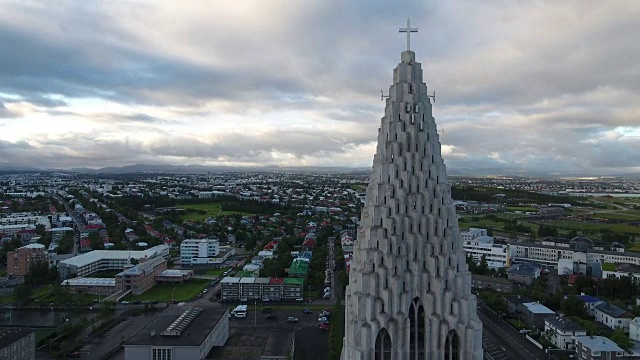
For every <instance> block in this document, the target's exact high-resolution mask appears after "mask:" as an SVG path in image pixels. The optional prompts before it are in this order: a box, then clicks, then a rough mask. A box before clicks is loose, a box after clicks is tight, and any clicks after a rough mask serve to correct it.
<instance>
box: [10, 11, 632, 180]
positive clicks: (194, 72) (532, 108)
mask: <svg viewBox="0 0 640 360" xmlns="http://www.w3.org/2000/svg"><path fill="white" fill-rule="evenodd" d="M42 3H46V4H45V5H43V4H42ZM25 4H26V5H25ZM407 17H411V22H412V26H416V27H418V28H419V29H420V31H419V32H418V33H417V34H415V35H414V36H413V37H412V49H413V50H415V52H416V56H417V60H418V61H419V62H421V63H422V66H423V69H424V74H425V82H426V83H427V85H428V86H429V89H430V91H431V90H436V93H437V103H436V104H435V106H434V117H435V118H436V122H437V123H438V126H439V127H442V128H443V129H444V134H442V135H441V138H440V139H441V142H442V144H443V154H444V156H445V162H446V163H447V165H448V167H449V168H453V169H456V168H471V169H482V168H496V169H500V168H505V169H527V170H539V171H547V172H557V171H567V172H584V173H593V174H604V173H625V172H638V171H640V40H639V39H640V21H639V20H638V19H640V1H637V0H629V1H622V0H621V1H601V0H600V1H589V0H576V1H513V0H505V1H402V2H399V1H377V0H376V1H373V0H359V1H353V0H350V1H344V0H333V1H332V0H318V1H310V0H304V1H302V0H291V1H279V0H270V1H264V0H256V1H244V0H233V1H232V0H229V1H194V0H190V1H173V0H172V1H130V2H129V1H85V0H82V1H80V0H78V1H70V0H57V1H56V0H52V1H46V2H45V1H35V0H34V1H16V2H15V3H12V2H10V1H9V2H7V1H2V2H0V44H2V47H1V49H0V165H20V166H38V167H58V168H71V167H93V168H98V167H103V166H119V165H127V164H136V163H146V164H158V163H168V164H203V165H302V166H304V165H313V166H348V167H369V166H371V163H372V158H373V153H374V151H375V143H374V142H375V139H376V133H377V130H376V129H377V127H378V126H379V125H380V118H381V117H382V116H383V113H384V103H382V102H381V101H380V89H381V88H384V89H385V93H386V91H387V89H388V88H389V86H390V85H391V82H392V70H393V68H394V67H395V66H396V65H397V63H398V62H399V60H400V53H401V51H402V50H403V49H404V47H405V46H406V45H405V44H406V40H405V37H404V36H403V35H402V34H399V33H398V28H399V27H401V26H404V25H405V23H406V18H407Z"/></svg>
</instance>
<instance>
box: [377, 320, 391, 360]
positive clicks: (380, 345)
mask: <svg viewBox="0 0 640 360" xmlns="http://www.w3.org/2000/svg"><path fill="white" fill-rule="evenodd" d="M374 359H375V360H391V336H389V332H388V331H387V329H384V328H382V329H380V331H378V336H376V347H375V356H374Z"/></svg>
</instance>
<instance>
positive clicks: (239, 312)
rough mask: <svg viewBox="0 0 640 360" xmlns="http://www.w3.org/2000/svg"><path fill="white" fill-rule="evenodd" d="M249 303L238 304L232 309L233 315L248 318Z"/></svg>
mask: <svg viewBox="0 0 640 360" xmlns="http://www.w3.org/2000/svg"><path fill="white" fill-rule="evenodd" d="M247 310H248V306H247V305H238V306H236V308H235V309H233V310H231V315H233V316H235V317H237V318H246V317H247Z"/></svg>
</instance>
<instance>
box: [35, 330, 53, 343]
mask: <svg viewBox="0 0 640 360" xmlns="http://www.w3.org/2000/svg"><path fill="white" fill-rule="evenodd" d="M55 332H56V328H50V329H37V330H36V344H37V343H39V342H40V340H42V339H46V338H47V337H48V336H49V335H51V334H53V333H55Z"/></svg>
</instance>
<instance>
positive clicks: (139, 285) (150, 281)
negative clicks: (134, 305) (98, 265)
mask: <svg viewBox="0 0 640 360" xmlns="http://www.w3.org/2000/svg"><path fill="white" fill-rule="evenodd" d="M165 270H167V260H165V259H164V258H162V257H159V256H156V257H152V258H150V259H146V260H144V261H143V262H141V263H140V264H138V265H136V266H134V267H132V268H129V269H126V270H124V271H123V272H121V273H119V274H116V278H115V284H116V290H117V291H123V290H131V294H133V295H140V294H142V293H144V292H145V291H147V290H149V289H151V288H152V287H154V286H155V285H156V276H159V275H161V274H162V273H163V272H164V271H165Z"/></svg>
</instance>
